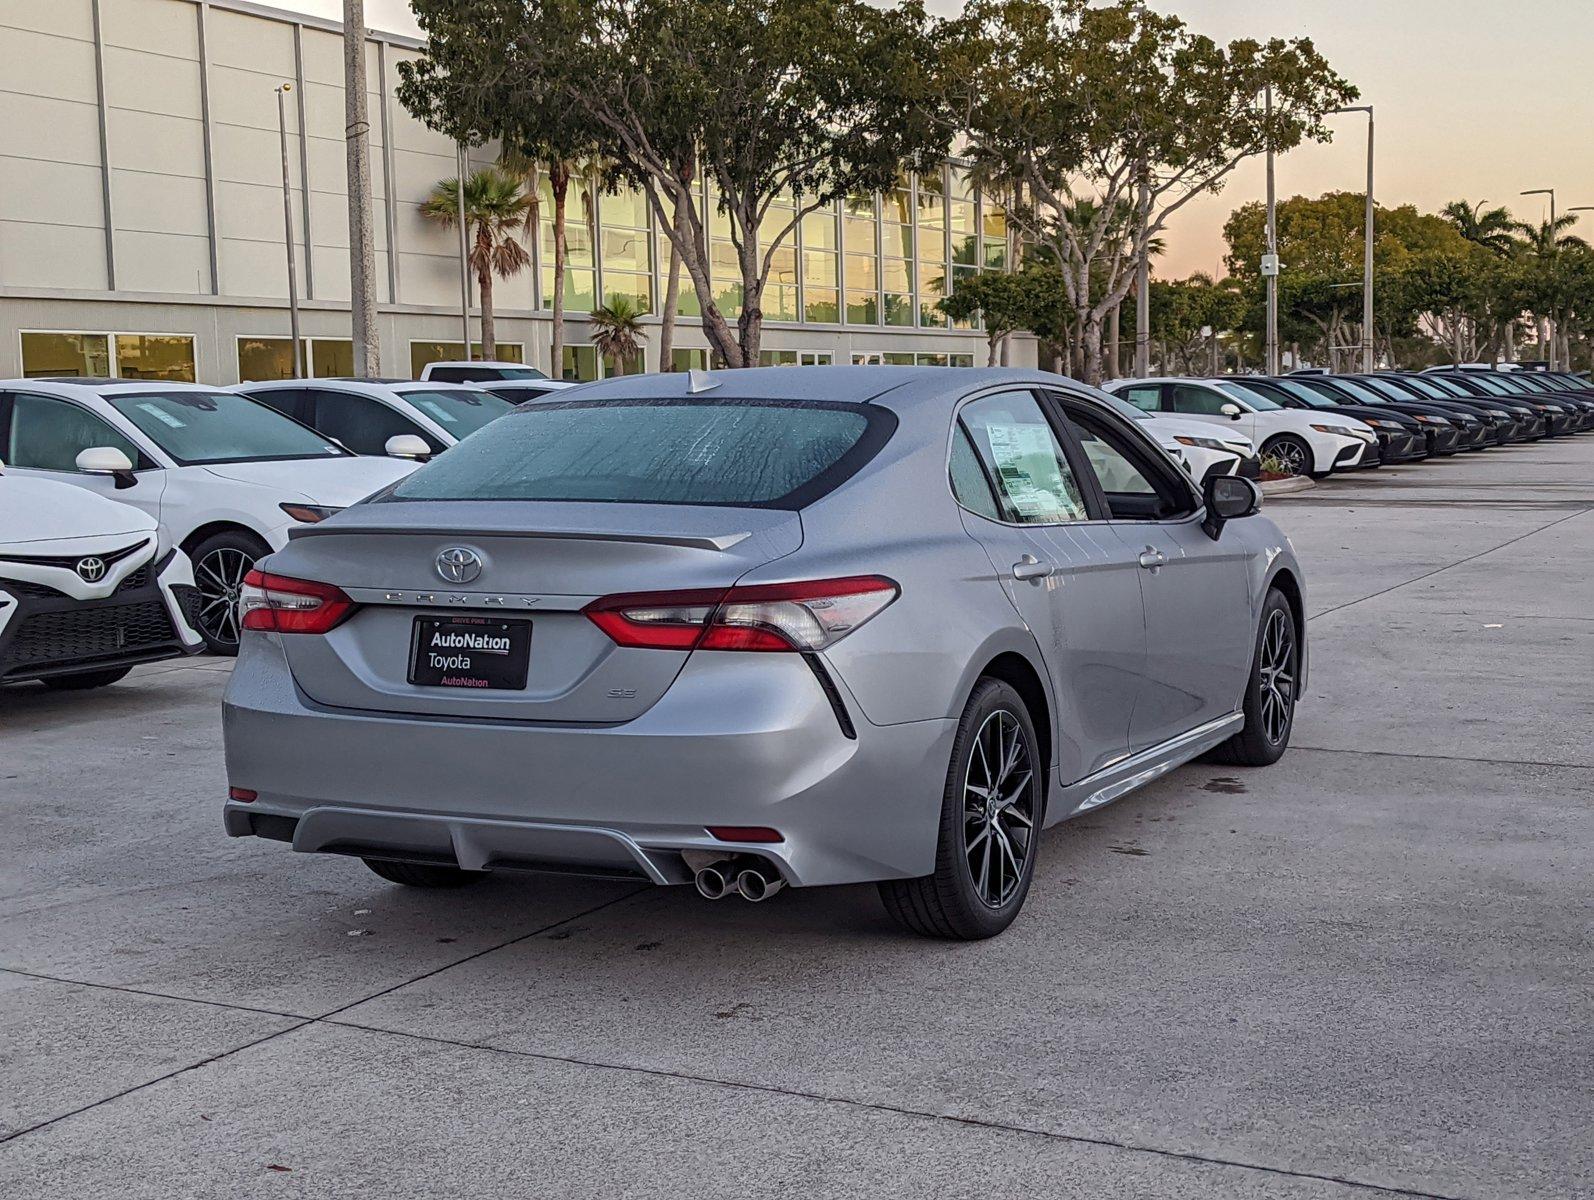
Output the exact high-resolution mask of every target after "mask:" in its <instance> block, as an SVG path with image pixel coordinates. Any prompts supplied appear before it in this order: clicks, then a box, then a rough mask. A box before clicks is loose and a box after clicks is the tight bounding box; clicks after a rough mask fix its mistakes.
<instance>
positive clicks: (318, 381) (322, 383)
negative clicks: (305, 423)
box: [232, 375, 481, 395]
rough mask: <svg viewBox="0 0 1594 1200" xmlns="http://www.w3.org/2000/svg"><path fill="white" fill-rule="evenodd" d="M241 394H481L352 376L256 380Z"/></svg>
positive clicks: (423, 382) (470, 388) (436, 382)
mask: <svg viewBox="0 0 1594 1200" xmlns="http://www.w3.org/2000/svg"><path fill="white" fill-rule="evenodd" d="M232 386H233V387H235V388H237V389H238V390H239V391H245V390H254V391H277V392H280V391H286V390H287V389H289V388H300V387H323V388H328V389H330V390H332V391H346V392H359V393H361V394H371V393H375V394H376V395H382V394H383V393H389V392H391V393H396V394H399V395H402V394H403V393H405V392H415V391H424V392H479V391H481V388H479V387H476V386H474V385H472V384H469V383H450V382H448V381H446V380H442V379H356V378H354V377H353V376H350V375H326V376H320V377H317V378H315V379H255V380H251V381H249V382H248V383H236V384H233V385H232Z"/></svg>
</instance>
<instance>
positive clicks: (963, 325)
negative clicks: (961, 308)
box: [952, 266, 979, 329]
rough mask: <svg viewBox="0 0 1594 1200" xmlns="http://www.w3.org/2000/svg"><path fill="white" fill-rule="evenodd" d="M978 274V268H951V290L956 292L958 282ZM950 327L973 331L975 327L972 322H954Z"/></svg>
mask: <svg viewBox="0 0 1594 1200" xmlns="http://www.w3.org/2000/svg"><path fill="white" fill-rule="evenodd" d="M978 274H979V268H978V267H957V266H955V267H953V268H952V290H953V291H956V290H957V286H958V281H959V280H962V279H968V278H971V277H972V276H975V275H978ZM952 327H953V328H954V329H973V328H974V327H975V326H974V322H972V321H954V322H952Z"/></svg>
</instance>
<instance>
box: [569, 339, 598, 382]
mask: <svg viewBox="0 0 1594 1200" xmlns="http://www.w3.org/2000/svg"><path fill="white" fill-rule="evenodd" d="M564 378H566V379H571V380H580V381H582V382H586V381H588V380H593V379H596V378H598V352H597V350H596V349H595V348H594V347H592V346H566V347H565V355H564Z"/></svg>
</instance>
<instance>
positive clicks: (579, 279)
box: [542, 259, 597, 312]
mask: <svg viewBox="0 0 1594 1200" xmlns="http://www.w3.org/2000/svg"><path fill="white" fill-rule="evenodd" d="M543 261H544V262H547V261H548V260H547V259H544V260H543ZM596 288H597V275H596V273H595V272H593V271H591V270H584V269H579V268H578V269H570V268H566V270H565V308H566V310H567V311H571V312H591V311H592V306H593V302H594V293H595V291H596ZM542 303H543V306H544V307H545V308H552V307H553V268H552V267H549V266H545V267H543V269H542Z"/></svg>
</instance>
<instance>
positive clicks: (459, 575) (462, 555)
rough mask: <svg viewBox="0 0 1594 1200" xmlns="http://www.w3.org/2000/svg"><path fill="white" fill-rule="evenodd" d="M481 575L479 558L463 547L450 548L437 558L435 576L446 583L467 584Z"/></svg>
mask: <svg viewBox="0 0 1594 1200" xmlns="http://www.w3.org/2000/svg"><path fill="white" fill-rule="evenodd" d="M481 573H482V560H481V556H480V555H478V554H477V553H476V551H474V550H467V549H466V548H465V547H464V546H450V547H449V548H448V549H447V550H444V551H443V552H442V553H440V554H439V555H438V556H437V574H438V577H439V578H441V579H442V580H443V581H444V582H446V583H469V582H470V581H471V580H473V579H475V578H476V576H478V575H480V574H481Z"/></svg>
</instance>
